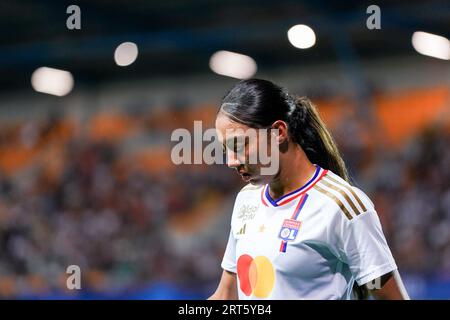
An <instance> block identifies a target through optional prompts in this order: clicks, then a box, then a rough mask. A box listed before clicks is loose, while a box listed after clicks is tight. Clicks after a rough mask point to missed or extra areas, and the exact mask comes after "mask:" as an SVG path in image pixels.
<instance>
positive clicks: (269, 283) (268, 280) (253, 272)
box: [237, 254, 275, 298]
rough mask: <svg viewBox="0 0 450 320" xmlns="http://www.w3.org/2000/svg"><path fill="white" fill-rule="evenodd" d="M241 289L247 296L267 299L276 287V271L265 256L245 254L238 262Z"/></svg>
mask: <svg viewBox="0 0 450 320" xmlns="http://www.w3.org/2000/svg"><path fill="white" fill-rule="evenodd" d="M237 274H238V279H239V287H240V289H241V291H242V292H243V293H244V294H245V295H246V296H251V295H253V296H255V297H257V298H267V297H268V296H269V295H270V293H271V292H272V290H273V287H274V285H275V270H274V268H273V265H272V263H271V262H270V260H269V259H268V258H266V257H265V256H257V257H255V258H252V257H251V256H250V255H248V254H243V255H241V256H240V257H239V259H238V261H237Z"/></svg>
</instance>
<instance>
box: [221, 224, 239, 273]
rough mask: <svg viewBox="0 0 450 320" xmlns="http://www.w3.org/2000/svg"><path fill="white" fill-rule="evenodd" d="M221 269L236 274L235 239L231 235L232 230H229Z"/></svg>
mask: <svg viewBox="0 0 450 320" xmlns="http://www.w3.org/2000/svg"><path fill="white" fill-rule="evenodd" d="M221 267H222V269H224V270H227V271H230V272H233V273H236V272H237V270H236V239H235V238H234V235H233V230H230V236H229V237H228V243H227V247H226V249H225V254H224V255H223V259H222V263H221Z"/></svg>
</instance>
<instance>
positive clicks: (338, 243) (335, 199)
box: [222, 166, 397, 299]
mask: <svg viewBox="0 0 450 320" xmlns="http://www.w3.org/2000/svg"><path fill="white" fill-rule="evenodd" d="M222 268H223V269H225V270H228V271H231V272H233V273H237V279H238V281H237V282H238V292H239V299H351V298H352V287H353V284H354V282H355V281H356V282H357V283H358V285H363V284H366V283H368V282H370V281H372V280H374V279H377V278H379V277H380V276H382V275H384V274H386V273H388V272H390V271H393V270H395V269H397V266H396V264H395V261H394V258H393V257H392V254H391V251H390V250H389V247H388V245H387V243H386V239H385V237H384V235H383V231H382V228H381V224H380V221H379V218H378V215H377V213H376V211H375V209H374V206H373V203H372V202H371V201H370V199H369V198H368V197H367V196H366V195H365V194H364V193H363V192H362V191H361V190H359V189H358V188H356V187H353V186H350V185H349V184H348V183H347V182H346V181H345V180H343V179H342V178H340V177H339V176H337V175H336V174H334V173H333V172H331V171H328V170H324V169H322V168H320V167H319V166H316V171H315V173H314V175H313V177H311V179H310V180H309V181H308V183H306V184H305V185H304V186H303V187H301V188H299V189H297V190H295V191H293V192H291V193H289V194H286V195H284V196H283V197H281V198H279V199H276V200H275V199H272V198H271V196H270V194H269V191H268V185H264V186H253V185H251V184H249V185H247V186H245V187H244V188H243V189H242V190H241V191H240V192H239V194H238V195H237V198H236V202H235V205H234V209H233V216H232V220H231V232H230V236H229V240H228V244H227V248H226V251H225V255H224V258H223V261H222Z"/></svg>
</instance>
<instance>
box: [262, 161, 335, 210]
mask: <svg viewBox="0 0 450 320" xmlns="http://www.w3.org/2000/svg"><path fill="white" fill-rule="evenodd" d="M315 166H316V171H315V172H314V174H313V176H312V177H311V179H309V180H308V182H306V183H305V184H304V185H303V186H302V187H300V188H298V189H296V190H294V191H292V192H289V193H288V194H285V195H284V196H282V197H280V198H278V199H276V200H275V199H272V197H271V196H270V193H269V185H268V184H266V185H265V186H264V188H263V189H262V191H261V201H262V203H263V204H264V205H265V206H267V207H268V206H273V207H279V206H282V205H284V204H287V203H289V202H291V201H292V200H294V199H297V198H298V197H299V196H301V195H302V194H304V193H305V192H306V191H308V190H309V189H311V188H312V187H313V186H314V185H315V184H316V183H317V182H318V181H319V180H320V179H322V177H323V176H324V175H325V174H326V173H327V172H328V170H324V169H322V168H321V167H319V166H318V165H315Z"/></svg>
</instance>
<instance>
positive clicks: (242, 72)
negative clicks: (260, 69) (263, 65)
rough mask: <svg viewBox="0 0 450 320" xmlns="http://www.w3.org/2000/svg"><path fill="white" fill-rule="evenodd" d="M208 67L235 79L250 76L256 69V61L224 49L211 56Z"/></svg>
mask: <svg viewBox="0 0 450 320" xmlns="http://www.w3.org/2000/svg"><path fill="white" fill-rule="evenodd" d="M209 67H210V68H211V70H212V71H214V72H215V73H217V74H220V75H223V76H227V77H232V78H236V79H248V78H251V77H252V76H253V75H254V74H255V73H256V70H257V65H256V62H255V60H253V59H252V58H251V57H249V56H246V55H244V54H240V53H235V52H231V51H224V50H222V51H217V52H216V53H214V54H213V55H212V56H211V58H210V59H209Z"/></svg>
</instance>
